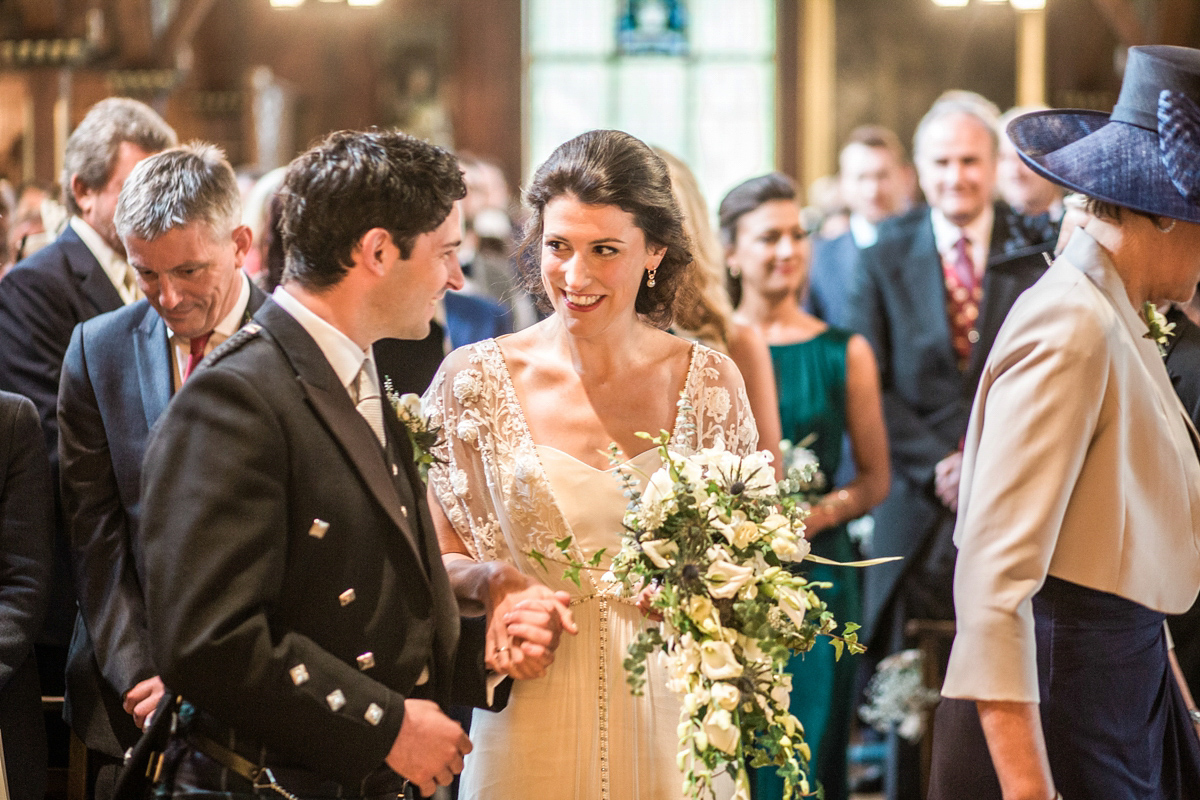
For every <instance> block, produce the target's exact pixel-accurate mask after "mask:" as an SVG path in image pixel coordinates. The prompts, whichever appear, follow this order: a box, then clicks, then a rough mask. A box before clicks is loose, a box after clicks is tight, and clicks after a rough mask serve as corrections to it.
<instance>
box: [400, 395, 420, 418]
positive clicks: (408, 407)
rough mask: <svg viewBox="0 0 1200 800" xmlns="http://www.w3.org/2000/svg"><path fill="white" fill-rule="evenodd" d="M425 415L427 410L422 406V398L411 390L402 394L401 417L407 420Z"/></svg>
mask: <svg viewBox="0 0 1200 800" xmlns="http://www.w3.org/2000/svg"><path fill="white" fill-rule="evenodd" d="M424 415H425V411H424V409H423V407H422V406H421V398H420V397H418V396H417V395H415V394H413V393H412V392H409V393H407V394H402V395H400V418H401V419H404V420H405V421H407V420H413V421H416V420H419V419H422V418H423V417H424Z"/></svg>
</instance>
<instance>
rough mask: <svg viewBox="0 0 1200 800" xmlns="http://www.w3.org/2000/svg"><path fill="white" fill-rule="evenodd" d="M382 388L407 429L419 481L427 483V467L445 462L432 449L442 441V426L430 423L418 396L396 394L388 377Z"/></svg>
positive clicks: (410, 393)
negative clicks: (419, 476) (419, 477)
mask: <svg viewBox="0 0 1200 800" xmlns="http://www.w3.org/2000/svg"><path fill="white" fill-rule="evenodd" d="M384 390H385V391H386V392H387V396H388V401H389V402H391V404H392V408H393V409H395V411H396V416H397V417H398V418H399V420H400V421H401V422H402V423H404V429H405V430H406V431H408V440H409V442H411V443H412V449H413V461H414V462H415V463H416V465H417V471H418V472H419V473H420V474H421V481H422V482H423V483H429V468H430V467H431V466H432V465H434V464H445V463H446V462H445V461H444V460H443V459H440V458H438V457H437V456H435V455H434V454H433V449H434V448H435V447H437V446H438V445H439V444H441V442H442V426H441V425H434V424H432V422H431V421H430V418H429V416H428V415H426V414H425V409H424V407H423V406H422V404H421V398H420V397H418V396H417V395H415V394H413V393H412V392H409V393H407V394H397V393H396V390H395V389H393V388H392V381H391V379H390V378H386V379H384Z"/></svg>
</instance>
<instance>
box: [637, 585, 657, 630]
mask: <svg viewBox="0 0 1200 800" xmlns="http://www.w3.org/2000/svg"><path fill="white" fill-rule="evenodd" d="M659 591H660V589H659V587H657V586H647V587H646V588H645V589H642V590H641V591H640V592H638V596H637V607H638V611H641V612H642V614H644V615H645V616H646V618H647V619H650V620H652V621H654V622H662V618H663V615H662V613H661V612H659V611H656V610H655V609H654V598H656V597H658V593H659Z"/></svg>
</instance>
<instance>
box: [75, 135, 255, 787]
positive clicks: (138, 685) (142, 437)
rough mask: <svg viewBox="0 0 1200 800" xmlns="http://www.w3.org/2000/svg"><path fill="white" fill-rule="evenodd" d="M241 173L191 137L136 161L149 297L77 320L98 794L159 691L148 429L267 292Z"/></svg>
mask: <svg viewBox="0 0 1200 800" xmlns="http://www.w3.org/2000/svg"><path fill="white" fill-rule="evenodd" d="M240 217H241V202H240V199H239V195H238V189H237V182H236V179H235V178H234V173H233V169H232V168H231V167H230V165H229V163H228V162H227V161H226V160H225V159H224V157H223V155H222V154H221V152H220V151H219V150H217V149H216V148H215V147H211V146H206V145H193V146H187V147H181V148H176V149H174V150H168V151H166V152H163V153H160V154H158V155H156V156H153V157H151V158H149V159H146V160H145V161H143V162H141V163H140V164H138V166H137V167H136V168H135V169H134V170H133V172H132V173H131V174H130V176H129V179H128V181H126V183H125V188H124V189H123V190H122V192H121V194H120V200H119V202H118V204H117V206H116V221H115V228H116V230H117V231H119V234H120V236H121V238H122V240H123V242H124V245H125V250H126V252H127V253H128V257H129V262H130V265H131V266H132V267H133V269H134V270H135V272H136V273H137V276H138V277H137V281H138V284H139V286H140V288H141V290H142V291H143V292H144V293H145V295H146V299H144V300H141V301H138V302H137V303H134V304H133V305H131V306H127V307H125V308H122V309H120V310H119V311H114V312H111V313H108V314H102V315H100V316H99V317H96V318H94V319H91V320H88V321H87V322H84V323H83V324H82V325H79V326H78V327H76V328H75V332H74V334H73V335H72V337H71V344H70V346H69V347H68V348H67V354H66V358H65V361H64V363H63V372H62V383H61V386H60V388H59V396H58V422H59V431H60V437H59V453H60V464H61V476H62V498H63V509H64V515H65V518H66V523H67V529H68V532H69V534H70V545H71V558H72V562H73V568H74V576H75V586H76V594H77V596H78V600H79V615H78V618H77V620H76V631H75V635H74V637H73V638H72V642H71V651H70V655H69V658H68V664H67V704H68V705H67V708H68V718H69V720H70V722H71V724H72V726H73V728H74V729H75V731H76V732H77V733H78V734H79V735H80V736H81V737H82V738H84V740H85V741H86V742H88V743H89V746H91V747H93V748H94V749H96V750H98V751H100V752H98V753H95V754H93V756H92V758H91V761H92V762H94V763H93V765H92V772H93V775H94V780H95V782H96V783H95V795H96V797H98V798H104V797H107V796H108V795H109V794H110V793H111V789H112V784H113V783H114V782H115V778H116V774H117V770H118V767H119V765H120V756H121V755H122V754H123V753H124V752H125V749H126V748H128V747H131V746H132V745H133V744H134V743H135V742H136V741H137V738H138V735H139V731H140V728H141V726H142V724H143V723H144V722H145V721H146V718H147V716H148V715H149V714H150V713H151V712H152V711H153V710H154V708H155V707H156V705H157V704H158V701H159V699H160V698H161V697H162V693H163V684H162V681H161V679H160V678H159V677H158V670H157V669H156V668H155V666H154V663H153V660H152V659H151V656H150V642H149V633H148V631H147V628H146V608H145V601H144V599H143V596H142V581H141V578H140V575H139V570H138V567H137V551H138V546H137V542H138V524H139V517H140V511H141V506H140V504H139V501H138V493H139V490H140V484H141V474H142V456H143V454H144V452H145V449H146V441H147V439H148V438H149V434H150V429H151V428H152V427H153V426H154V423H155V422H156V421H157V420H158V417H159V416H160V415H161V414H162V413H163V411H164V410H165V409H166V407H167V403H168V401H169V400H170V399H171V396H172V395H173V394H174V393H175V391H176V390H177V389H178V388H179V387H180V385H182V382H183V381H184V380H185V379H186V377H187V375H188V373H189V372H190V370H191V369H193V368H194V367H195V366H196V364H197V363H198V361H199V360H200V359H201V358H203V356H204V355H205V353H206V352H208V351H209V350H211V349H212V348H213V347H215V346H216V345H217V344H219V343H220V342H221V341H224V340H225V339H227V338H228V337H229V336H231V335H232V334H233V333H234V332H235V331H236V330H237V329H238V328H240V327H241V326H242V325H243V324H244V323H245V322H246V321H248V320H249V318H250V315H251V314H253V312H254V311H256V310H257V309H258V307H259V306H260V305H262V302H263V300H264V299H265V295H264V294H263V293H262V292H261V291H260V290H258V289H257V288H255V287H253V286H252V285H251V284H250V281H249V280H248V279H247V278H246V276H245V275H244V274H243V272H242V270H241V266H242V261H243V259H244V258H245V255H246V253H247V251H248V250H249V248H250V229H249V228H247V227H246V226H244V225H241V224H240V223H239V221H240Z"/></svg>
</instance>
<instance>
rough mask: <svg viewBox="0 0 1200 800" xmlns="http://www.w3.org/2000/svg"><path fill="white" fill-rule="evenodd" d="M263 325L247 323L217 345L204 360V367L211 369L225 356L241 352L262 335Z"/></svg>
mask: <svg viewBox="0 0 1200 800" xmlns="http://www.w3.org/2000/svg"><path fill="white" fill-rule="evenodd" d="M262 329H263V328H262V325H259V324H258V323H257V322H247V323H246V324H245V325H243V326H242V327H240V328H238V330H237V331H236V332H235V333H234V334H233V336H230V337H229V338H228V339H226V340H225V341H223V342H221V343H220V344H219V345H217V346H216V347H215V348H214V349H213V351H212V352H211V353H209V354H208V356H207V357H206V358H205V359H204V361H203V363H202V366H205V367H211V366H212V365H213V364H215V363H217V362H218V361H220V360H221V359H222V358H224V357H225V356H227V355H229V354H230V353H233V352H235V351H237V350H240V349H241V348H242V347H243V346H244V345H245V344H246V343H247V342H249V341H251V340H252V339H254V338H255V337H257V336H258V335H259V334H260V333H262Z"/></svg>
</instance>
